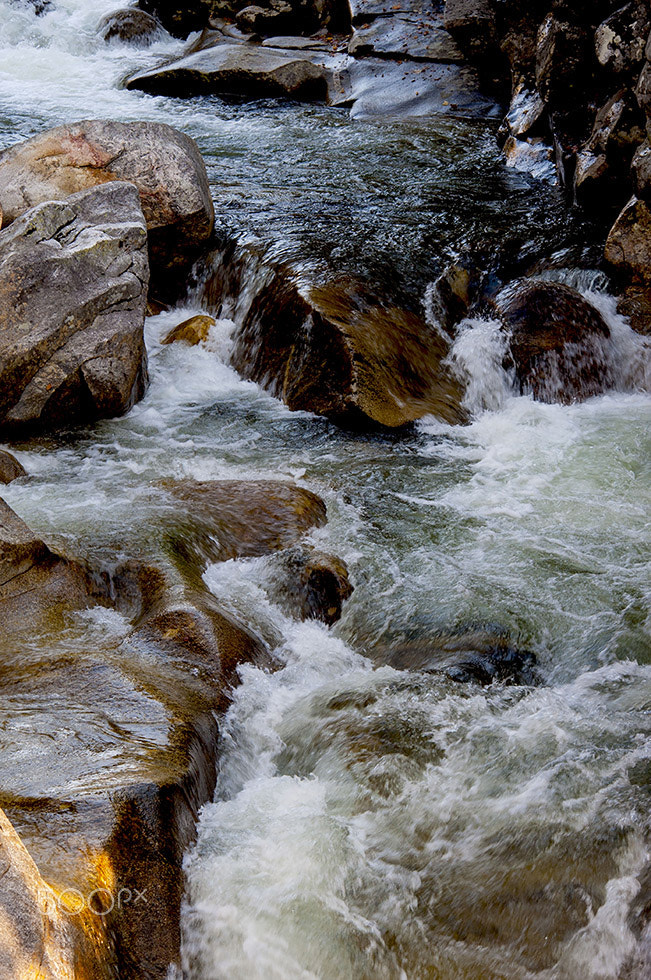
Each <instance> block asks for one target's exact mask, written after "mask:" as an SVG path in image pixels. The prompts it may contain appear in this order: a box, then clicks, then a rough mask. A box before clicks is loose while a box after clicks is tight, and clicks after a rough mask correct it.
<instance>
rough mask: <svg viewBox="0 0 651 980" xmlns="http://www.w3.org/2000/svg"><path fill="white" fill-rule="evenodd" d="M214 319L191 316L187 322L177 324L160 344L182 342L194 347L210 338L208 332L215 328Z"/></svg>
mask: <svg viewBox="0 0 651 980" xmlns="http://www.w3.org/2000/svg"><path fill="white" fill-rule="evenodd" d="M215 322H216V321H215V319H214V318H213V317H211V316H201V315H198V316H191V317H190V318H189V320H183V322H182V323H177V325H176V326H175V327H172V329H171V330H170V331H169V333H167V334H165V336H164V337H163V339H162V341H161V343H162V344H175V343H177V342H178V341H183V342H184V343H186V344H190V346H191V347H196V345H197V344H201V343H204V342H205V341H206V340H208V337H209V336H210V330H211V328H212V327H214V326H215Z"/></svg>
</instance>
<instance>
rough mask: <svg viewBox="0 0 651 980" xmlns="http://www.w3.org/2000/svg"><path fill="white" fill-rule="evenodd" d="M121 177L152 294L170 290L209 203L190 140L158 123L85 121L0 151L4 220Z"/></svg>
mask: <svg viewBox="0 0 651 980" xmlns="http://www.w3.org/2000/svg"><path fill="white" fill-rule="evenodd" d="M116 180H119V181H129V182H130V183H133V184H135V186H136V187H137V188H138V191H139V193H140V200H141V205H142V211H143V214H144V216H145V220H146V222H147V233H148V241H149V258H150V266H151V271H152V289H153V291H154V295H158V294H160V296H161V298H162V299H164V300H165V299H168V298H170V296H171V297H173V298H174V297H176V296H177V295H178V292H179V290H180V289H181V288H182V286H183V285H184V283H185V279H186V276H187V274H188V272H189V269H190V267H191V265H192V263H193V262H194V260H195V259H196V257H197V256H198V254H199V253H200V252H201V251H202V249H203V248H204V247H205V245H206V242H207V241H208V239H209V238H210V235H211V233H212V228H213V222H214V210H213V204H212V199H211V196H210V189H209V187H208V178H207V175H206V168H205V166H204V163H203V159H202V157H201V154H200V153H199V150H198V148H197V145H196V143H195V142H194V140H192V139H190V137H189V136H185V135H184V134H183V133H180V132H179V131H178V130H176V129H173V128H172V127H171V126H167V125H165V124H163V123H149V122H133V123H119V122H111V121H108V120H97V121H85V122H80V123H75V124H71V125H67V126H60V127H58V128H57V129H52V130H49V131H48V132H46V133H42V134H41V135H39V136H34V137H33V138H32V139H30V140H26V141H25V142H24V143H18V144H17V145H16V146H12V147H10V148H9V149H8V150H5V151H4V152H2V153H0V207H1V208H2V210H3V212H4V223H5V225H6V224H9V223H10V222H11V221H13V220H14V219H15V218H17V217H18V216H19V215H20V214H22V213H23V212H24V211H26V210H27V209H28V208H30V207H32V206H33V205H35V204H40V203H41V202H43V201H50V200H60V199H61V198H64V197H68V196H69V195H70V194H73V193H76V192H77V191H81V190H83V189H85V188H89V187H93V186H95V185H97V184H103V183H106V182H108V181H116Z"/></svg>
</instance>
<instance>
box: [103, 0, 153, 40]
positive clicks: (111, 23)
mask: <svg viewBox="0 0 651 980" xmlns="http://www.w3.org/2000/svg"><path fill="white" fill-rule="evenodd" d="M163 30H164V28H163V25H162V24H161V23H160V22H159V21H157V20H156V18H155V17H152V15H151V14H148V13H146V12H145V11H144V10H138V9H137V8H136V7H127V8H126V9H125V10H116V11H114V12H113V13H112V14H107V15H106V17H102V19H101V21H100V22H99V24H98V25H97V32H98V34H99V36H100V37H101V38H102V39H103V40H104V41H120V42H121V43H122V44H133V45H134V46H135V47H141V48H146V47H148V46H149V45H150V44H152V43H153V42H154V41H156V40H158V39H159V38H160V37H161V36H162V35H163Z"/></svg>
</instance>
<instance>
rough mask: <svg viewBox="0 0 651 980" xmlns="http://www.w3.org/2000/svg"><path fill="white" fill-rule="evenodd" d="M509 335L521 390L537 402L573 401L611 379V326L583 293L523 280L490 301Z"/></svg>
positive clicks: (555, 284) (590, 394) (595, 390)
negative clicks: (609, 348) (608, 350)
mask: <svg viewBox="0 0 651 980" xmlns="http://www.w3.org/2000/svg"><path fill="white" fill-rule="evenodd" d="M492 304H493V307H494V309H495V311H496V312H497V315H498V316H499V317H500V319H501V320H502V322H503V323H504V326H505V328H506V330H507V332H508V335H509V345H510V351H511V357H512V365H513V367H514V369H515V374H516V378H517V380H518V382H519V384H520V386H521V389H522V390H523V391H531V392H532V393H533V395H534V397H535V398H537V399H538V400H539V401H548V402H553V401H561V402H572V401H575V400H581V399H584V398H587V397H590V396H592V395H595V394H598V393H599V392H601V391H604V390H605V389H606V388H608V387H609V386H610V384H611V383H612V379H611V377H610V369H609V367H608V358H607V351H606V349H605V347H604V345H605V344H606V343H607V341H608V340H609V337H610V331H609V329H608V326H607V325H606V323H605V321H604V319H603V318H602V316H601V314H600V313H599V312H598V311H597V310H596V309H595V308H594V307H593V306H591V305H590V303H588V301H587V300H586V299H584V298H583V297H582V296H581V294H580V293H578V292H577V291H576V290H574V289H571V288H570V287H569V286H565V285H563V284H561V283H557V282H547V281H545V280H540V279H521V280H517V281H516V282H514V283H511V284H510V285H509V286H507V287H506V289H504V290H502V292H500V293H499V294H498V295H497V296H496V297H495V298H494V299H493V301H492Z"/></svg>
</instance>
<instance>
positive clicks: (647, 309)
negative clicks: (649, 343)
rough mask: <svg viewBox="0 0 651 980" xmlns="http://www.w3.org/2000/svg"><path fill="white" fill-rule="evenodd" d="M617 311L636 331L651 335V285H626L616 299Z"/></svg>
mask: <svg viewBox="0 0 651 980" xmlns="http://www.w3.org/2000/svg"><path fill="white" fill-rule="evenodd" d="M617 312H618V313H620V314H621V315H622V316H625V317H626V318H627V319H628V321H629V323H630V324H631V327H632V328H633V330H635V331H636V333H642V334H646V335H647V336H651V287H649V286H628V287H627V288H626V289H625V290H624V292H623V293H622V295H621V296H620V297H619V299H618V300H617Z"/></svg>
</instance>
